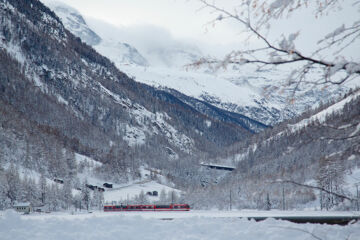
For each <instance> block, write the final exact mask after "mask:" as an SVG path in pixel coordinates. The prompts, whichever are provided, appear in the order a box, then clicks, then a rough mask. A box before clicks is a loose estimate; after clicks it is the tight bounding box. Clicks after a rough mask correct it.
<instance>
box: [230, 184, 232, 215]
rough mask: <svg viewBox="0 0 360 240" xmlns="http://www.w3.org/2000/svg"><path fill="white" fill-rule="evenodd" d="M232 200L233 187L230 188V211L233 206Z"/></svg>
mask: <svg viewBox="0 0 360 240" xmlns="http://www.w3.org/2000/svg"><path fill="white" fill-rule="evenodd" d="M231 201H232V199H231V188H230V211H231V207H232V206H231V204H232V202H231Z"/></svg>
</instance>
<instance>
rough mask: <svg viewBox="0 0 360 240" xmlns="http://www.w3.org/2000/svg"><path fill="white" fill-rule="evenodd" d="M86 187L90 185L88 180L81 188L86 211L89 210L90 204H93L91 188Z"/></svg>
mask: <svg viewBox="0 0 360 240" xmlns="http://www.w3.org/2000/svg"><path fill="white" fill-rule="evenodd" d="M86 185H88V182H87V180H85V181H84V183H83V185H82V187H81V201H82V202H83V203H84V206H85V208H86V210H89V207H90V202H91V194H90V190H89V188H88V187H87V186H86Z"/></svg>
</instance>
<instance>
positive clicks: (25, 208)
mask: <svg viewBox="0 0 360 240" xmlns="http://www.w3.org/2000/svg"><path fill="white" fill-rule="evenodd" d="M14 209H15V211H17V212H21V213H25V214H29V213H30V212H31V211H32V208H31V204H30V203H29V202H18V203H15V204H14Z"/></svg>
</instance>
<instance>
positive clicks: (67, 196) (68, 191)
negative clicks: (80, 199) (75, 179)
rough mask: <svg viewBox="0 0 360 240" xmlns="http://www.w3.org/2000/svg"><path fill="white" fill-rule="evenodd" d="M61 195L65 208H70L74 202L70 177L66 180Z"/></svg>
mask: <svg viewBox="0 0 360 240" xmlns="http://www.w3.org/2000/svg"><path fill="white" fill-rule="evenodd" d="M61 197H62V200H63V208H65V209H69V207H70V206H71V203H72V202H73V195H72V187H71V183H70V180H69V179H66V180H65V181H64V185H63V187H62V191H61Z"/></svg>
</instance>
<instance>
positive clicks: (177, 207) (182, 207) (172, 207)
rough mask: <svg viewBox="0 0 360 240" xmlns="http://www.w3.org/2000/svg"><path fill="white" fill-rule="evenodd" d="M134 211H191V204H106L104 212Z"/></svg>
mask: <svg viewBox="0 0 360 240" xmlns="http://www.w3.org/2000/svg"><path fill="white" fill-rule="evenodd" d="M132 211H190V206H189V204H169V205H139V204H137V205H105V206H104V212H132Z"/></svg>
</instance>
